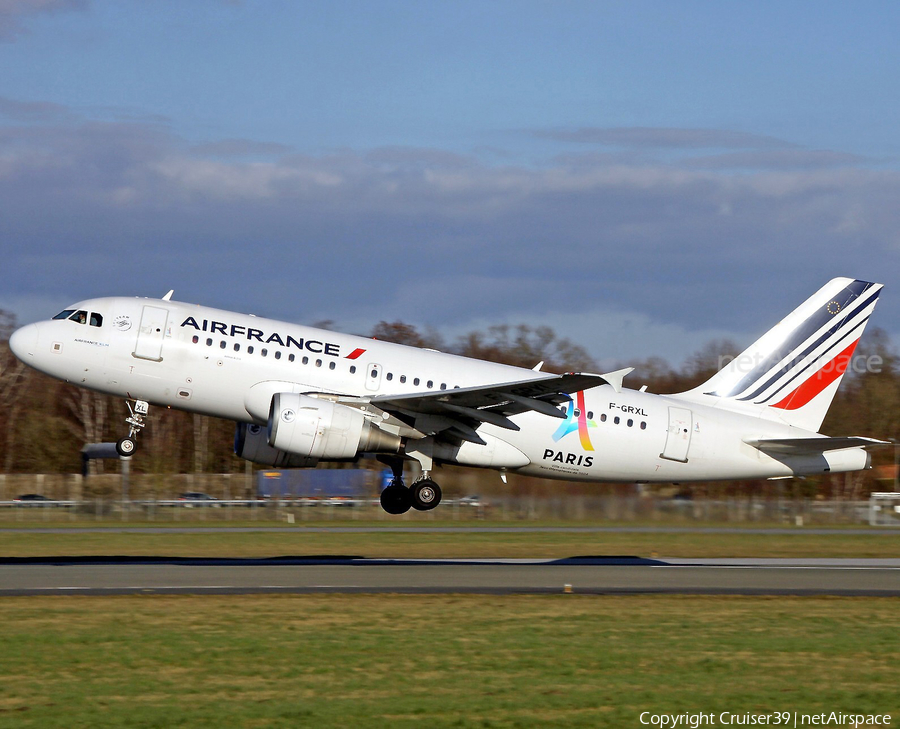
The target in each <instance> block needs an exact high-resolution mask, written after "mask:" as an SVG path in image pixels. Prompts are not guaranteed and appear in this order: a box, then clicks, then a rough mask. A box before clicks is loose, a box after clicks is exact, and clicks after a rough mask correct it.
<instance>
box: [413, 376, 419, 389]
mask: <svg viewBox="0 0 900 729" xmlns="http://www.w3.org/2000/svg"><path fill="white" fill-rule="evenodd" d="M419 382H420V380H419V378H418V377H417V378H416V379H414V380H413V384H414V385H415V386H416V387H418V386H419Z"/></svg>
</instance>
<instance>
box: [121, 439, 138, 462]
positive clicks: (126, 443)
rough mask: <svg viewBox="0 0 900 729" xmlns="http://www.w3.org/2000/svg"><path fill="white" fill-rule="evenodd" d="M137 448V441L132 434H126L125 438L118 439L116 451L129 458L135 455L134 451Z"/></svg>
mask: <svg viewBox="0 0 900 729" xmlns="http://www.w3.org/2000/svg"><path fill="white" fill-rule="evenodd" d="M136 450H137V442H136V441H135V439H134V438H132V437H131V436H128V435H126V436H125V437H124V438H119V440H117V441H116V453H118V454H119V455H120V456H122V458H128V457H130V456H132V455H134V452H135V451H136Z"/></svg>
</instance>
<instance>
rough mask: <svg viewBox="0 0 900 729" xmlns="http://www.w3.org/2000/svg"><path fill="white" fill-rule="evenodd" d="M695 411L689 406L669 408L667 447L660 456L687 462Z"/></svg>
mask: <svg viewBox="0 0 900 729" xmlns="http://www.w3.org/2000/svg"><path fill="white" fill-rule="evenodd" d="M692 427H693V413H691V411H690V410H688V409H687V408H669V429H668V431H667V432H666V447H665V448H664V449H663V452H662V453H660V454H659V455H660V458H667V459H668V460H670V461H680V462H681V463H687V460H688V449H689V448H690V447H691V428H692Z"/></svg>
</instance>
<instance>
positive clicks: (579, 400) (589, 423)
mask: <svg viewBox="0 0 900 729" xmlns="http://www.w3.org/2000/svg"><path fill="white" fill-rule="evenodd" d="M575 398H576V401H572V400H569V404H568V406H567V408H566V419H565V420H563V421H562V423H560V426H559V428H558V429H557V431H556V432H555V433H554V434H553V440H554V441H555V442H556V441H559V440H561V439H562V438H564V437H565V436H567V435H568V434H569V433H571V432H572V431H574V430H577V431H578V438H579V439H580V440H581V447H582V448H584V450H586V451H592V450H594V446H593V444H592V443H591V437H590V435H589V434H588V428H596V427H597V423H595V422H594V421H593V420H588V416H587V410H586V409H585V407H584V391H583V390H582V391H581V392H576V393H575Z"/></svg>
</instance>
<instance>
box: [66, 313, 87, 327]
mask: <svg viewBox="0 0 900 729" xmlns="http://www.w3.org/2000/svg"><path fill="white" fill-rule="evenodd" d="M69 319H71V320H72V321H77V322H78V323H79V324H87V312H86V311H84V309H81V310H80V311H76V312H75V313H74V314H72V316H70V317H69Z"/></svg>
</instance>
